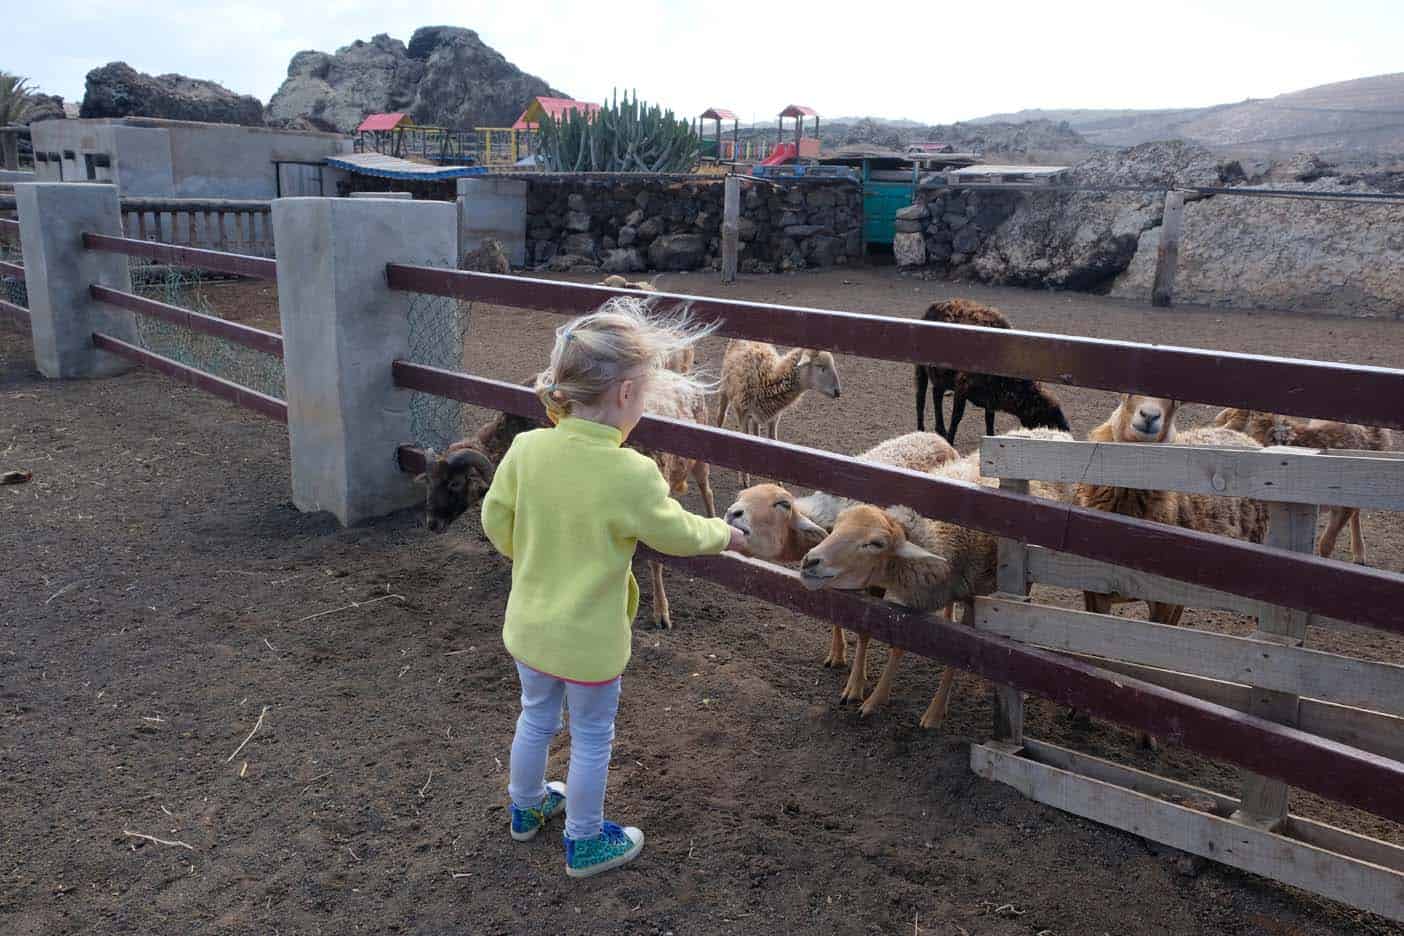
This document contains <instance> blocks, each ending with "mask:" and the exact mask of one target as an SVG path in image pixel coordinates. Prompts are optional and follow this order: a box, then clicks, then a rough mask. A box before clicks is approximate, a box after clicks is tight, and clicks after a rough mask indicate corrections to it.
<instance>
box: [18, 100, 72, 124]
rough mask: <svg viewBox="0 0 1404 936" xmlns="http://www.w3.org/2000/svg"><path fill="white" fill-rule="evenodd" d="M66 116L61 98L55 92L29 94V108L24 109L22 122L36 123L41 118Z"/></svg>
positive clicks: (61, 117)
mask: <svg viewBox="0 0 1404 936" xmlns="http://www.w3.org/2000/svg"><path fill="white" fill-rule="evenodd" d="M67 116H68V113H67V111H65V110H64V108H63V98H62V97H60V96H59V95H57V94H31V95H30V96H29V110H27V111H25V114H24V119H23V120H22V121H20V122H21V123H24V124H36V123H38V122H39V121H41V120H63V119H64V118H65V117H67Z"/></svg>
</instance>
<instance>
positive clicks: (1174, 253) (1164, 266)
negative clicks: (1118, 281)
mask: <svg viewBox="0 0 1404 936" xmlns="http://www.w3.org/2000/svg"><path fill="white" fill-rule="evenodd" d="M1184 214H1185V196H1184V195H1183V194H1181V193H1180V192H1177V191H1175V190H1174V189H1171V190H1170V191H1168V192H1166V193H1165V216H1164V218H1163V219H1162V220H1161V222H1160V247H1159V249H1158V250H1156V252H1155V283H1154V285H1152V286H1151V305H1153V306H1157V307H1165V306H1168V305H1170V304H1171V303H1172V302H1174V301H1175V267H1176V266H1178V265H1179V262H1180V226H1181V223H1182V221H1183V220H1184Z"/></svg>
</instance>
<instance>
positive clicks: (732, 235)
mask: <svg viewBox="0 0 1404 936" xmlns="http://www.w3.org/2000/svg"><path fill="white" fill-rule="evenodd" d="M718 145H720V142H719V144H718ZM717 153H718V158H720V153H721V150H720V149H718V150H717ZM740 221H741V180H740V179H738V178H736V176H734V175H729V176H727V177H726V182H725V183H724V190H723V195H722V226H721V234H722V282H723V283H734V282H736V255H737V253H738V251H739V244H738V243H737V241H738V240H739V239H740V236H741V225H740Z"/></svg>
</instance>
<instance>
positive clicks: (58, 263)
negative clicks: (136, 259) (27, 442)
mask: <svg viewBox="0 0 1404 936" xmlns="http://www.w3.org/2000/svg"><path fill="white" fill-rule="evenodd" d="M15 200H16V202H17V203H18V207H19V219H20V240H21V241H22V242H23V250H24V276H25V286H26V288H27V289H28V291H29V315H30V329H31V332H32V334H33V336H34V363H35V364H36V365H37V366H38V368H39V372H40V373H41V374H43V375H44V376H45V377H49V378H56V379H67V378H73V377H108V376H111V375H112V374H120V373H122V372H123V371H127V370H130V369H131V367H132V364H130V363H129V362H128V361H126V360H125V359H123V358H119V357H115V356H114V355H111V354H108V353H107V352H105V351H99V350H97V349H96V348H94V347H93V341H92V334H93V332H95V331H100V332H103V333H105V334H108V335H111V336H112V337H113V338H118V339H120V340H122V341H126V342H130V343H133V344H135V343H137V340H138V338H137V328H136V319H135V316H134V315H133V313H131V312H128V311H125V310H123V309H117V308H114V307H113V306H110V305H107V304H106V303H104V302H98V301H97V300H95V299H93V298H92V296H91V295H89V293H88V287H89V286H90V285H91V284H93V283H97V284H98V285H101V286H110V287H112V288H113V289H120V290H123V291H124V292H131V290H132V277H131V273H130V272H129V270H128V268H127V258H126V256H125V255H123V254H117V253H109V252H106V251H97V250H87V249H85V248H84V247H83V234H84V233H85V232H86V233H91V234H112V235H116V236H118V237H120V236H122V214H121V210H120V208H119V206H118V202H117V187H116V186H113V185H93V184H86V183H77V182H70V183H63V182H28V183H20V184H18V185H16V186H15Z"/></svg>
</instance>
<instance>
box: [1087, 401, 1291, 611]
mask: <svg viewBox="0 0 1404 936" xmlns="http://www.w3.org/2000/svg"><path fill="white" fill-rule="evenodd" d="M1178 409H1179V403H1178V402H1176V401H1174V400H1168V399H1163V398H1159V397H1146V396H1137V395H1135V394H1126V395H1124V396H1123V397H1122V399H1121V402H1120V404H1119V405H1118V406H1117V408H1116V409H1115V410H1114V411H1113V412H1112V414H1111V416H1110V417H1109V418H1108V419H1107V421H1106V422H1104V423H1102V424H1101V425H1100V426H1098V427H1097V428H1095V429H1093V430H1092V432H1091V433H1089V434H1088V437H1087V438H1088V441H1090V442H1144V443H1175V444H1179V445H1205V446H1216V447H1220V448H1244V449H1256V448H1261V446H1260V445H1259V444H1258V443H1257V442H1255V441H1253V440H1252V439H1251V438H1249V437H1248V436H1246V435H1244V434H1243V433H1241V432H1237V431H1235V430H1233V429H1227V428H1224V427H1218V426H1215V427H1206V428H1201V429H1189V430H1186V431H1184V432H1180V431H1179V430H1178V429H1177V428H1176V426H1175V414H1176V412H1177V410H1178ZM1074 502H1075V503H1077V504H1078V505H1079V506H1082V507H1090V508H1093V509H1096V510H1106V511H1110V512H1111V513H1118V514H1121V515H1123V516H1127V517H1138V518H1141V519H1143V520H1153V521H1155V522H1157V523H1167V524H1170V525H1172V526H1180V527H1184V528H1186V529H1191V530H1198V531H1200V532H1203V533H1217V534H1219V535H1221V536H1231V537H1234V538H1236V539H1244V540H1248V541H1249V542H1253V543H1261V542H1262V541H1263V538H1264V536H1266V534H1267V523H1268V511H1267V506H1266V505H1265V504H1263V503H1261V502H1260V501H1256V500H1251V499H1248V498H1241V497H1216V496H1213V495H1209V494H1189V493H1183V492H1177V491H1145V490H1139V489H1136V488H1124V487H1113V486H1110V485H1091V484H1080V485H1078V487H1077V490H1076V492H1075V494H1074ZM1117 600H1119V599H1118V597H1117V596H1112V595H1103V594H1100V593H1097V592H1086V593H1084V601H1085V603H1086V607H1087V610H1088V611H1096V612H1098V613H1101V614H1108V613H1110V611H1111V606H1112V603H1113V602H1114V601H1117ZM1148 604H1149V605H1150V618H1151V620H1153V621H1155V622H1156V623H1158V624H1178V623H1179V622H1180V618H1181V616H1182V615H1183V614H1184V608H1183V607H1182V606H1180V605H1174V604H1167V603H1162V602H1148Z"/></svg>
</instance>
